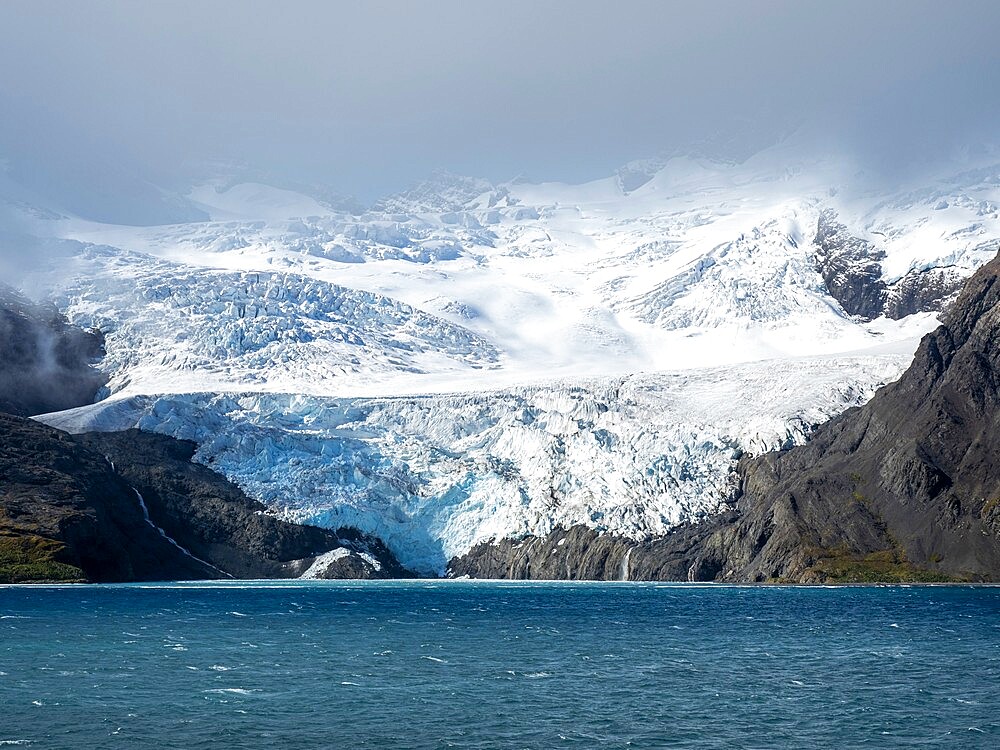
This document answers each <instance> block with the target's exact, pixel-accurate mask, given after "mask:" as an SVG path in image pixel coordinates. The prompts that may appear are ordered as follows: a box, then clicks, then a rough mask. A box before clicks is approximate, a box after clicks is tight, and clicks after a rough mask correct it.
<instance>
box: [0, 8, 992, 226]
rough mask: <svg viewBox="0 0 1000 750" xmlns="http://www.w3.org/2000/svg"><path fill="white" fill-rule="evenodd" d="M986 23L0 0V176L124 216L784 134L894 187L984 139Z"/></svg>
mask: <svg viewBox="0 0 1000 750" xmlns="http://www.w3.org/2000/svg"><path fill="white" fill-rule="evenodd" d="M998 30H1000V3H997V2H995V1H993V0H987V1H982V2H980V1H977V0H955V1H952V2H941V1H940V0H938V1H937V2H925V1H924V0H879V2H871V1H870V0H866V1H865V2H855V1H854V0H838V1H837V2H811V1H809V0H798V1H796V2H791V1H781V2H779V1H777V0H744V1H740V2H737V1H734V0H707V1H700V0H699V1H698V2H695V1H694V0H690V1H689V2H670V1H667V0H660V1H658V2H645V1H643V0H631V1H622V0H617V1H616V2H611V1H610V0H607V1H605V2H594V1H593V0H572V1H567V2H552V1H550V0H532V1H531V2H524V1H522V0H508V1H507V2H504V3H497V2H489V3H487V2H477V1H476V0H461V1H460V2H454V1H452V0H438V1H436V2H380V1H378V0H374V1H373V0H368V1H366V2H352V1H349V0H341V1H339V2H328V1H326V0H283V1H282V2H280V3H279V2H259V1H256V0H243V1H240V2H235V1H233V0H198V1H197V2H189V1H188V0H173V1H171V2H156V1H155V0H150V1H149V2H122V1H109V0H74V1H72V2H70V0H63V1H62V2H53V1H48V0H28V1H23V0H4V2H3V3H2V4H0V108H2V110H0V114H2V116H0V160H3V161H0V166H2V165H6V166H5V169H6V170H7V173H8V175H9V176H12V177H13V178H16V179H17V180H18V181H19V182H21V183H25V184H28V185H29V187H31V189H33V190H35V191H36V192H39V193H50V194H51V193H53V191H55V192H56V193H59V195H60V196H61V198H62V200H63V202H64V203H66V202H68V203H73V202H74V201H75V205H70V206H68V207H69V208H75V209H76V210H78V211H80V212H81V213H84V214H86V213H88V212H89V213H90V214H91V215H95V216H97V217H98V218H109V217H108V216H105V215H102V212H103V213H104V214H107V213H108V211H110V212H111V213H112V214H114V213H115V211H118V212H119V213H122V212H124V213H125V214H130V213H131V215H132V216H134V218H135V220H136V222H137V223H141V222H143V221H156V220H157V218H162V217H159V215H158V214H157V211H160V213H162V210H163V207H162V206H160V208H159V209H157V210H154V211H153V212H152V213H151V214H150V215H149V216H145V215H143V211H144V208H143V206H145V205H147V204H148V203H149V202H150V201H151V200H154V199H156V200H159V198H162V195H160V193H159V188H163V187H166V188H168V189H169V188H172V187H174V186H176V185H181V184H183V183H184V181H185V180H190V179H192V176H193V175H194V176H198V175H203V174H205V173H207V172H208V171H211V170H225V169H233V168H236V167H234V166H233V165H239V169H242V170H245V171H246V173H248V174H259V175H264V176H266V177H267V178H269V179H270V180H271V181H272V182H275V183H285V184H288V185H294V184H304V185H306V184H307V185H319V186H323V188H324V189H327V190H330V191H336V192H341V193H345V194H350V195H354V196H357V197H358V198H360V199H361V200H362V201H371V200H374V199H375V198H377V197H379V196H381V195H385V194H387V193H391V192H394V191H397V190H399V189H401V188H404V187H405V186H407V185H408V184H410V183H412V182H414V181H416V180H419V179H420V178H422V177H424V176H426V175H427V174H428V173H429V172H431V171H432V170H435V169H448V170H451V171H454V172H457V173H461V174H470V175H475V176H483V177H487V178H490V179H493V180H497V181H500V180H505V179H510V178H513V177H515V176H525V177H528V178H530V179H533V180H562V181H571V182H578V181H585V180H588V179H595V178H599V177H603V176H606V175H608V174H611V173H612V172H613V170H614V169H615V168H616V167H617V166H619V165H621V164H623V163H625V162H627V161H629V160H631V159H636V158H643V157H649V156H655V155H657V154H659V153H662V152H672V151H677V150H681V151H683V150H684V149H686V148H690V146H691V144H692V143H696V142H699V141H703V140H705V139H712V138H715V139H720V138H721V139H722V140H726V141H728V142H730V143H733V142H734V141H735V143H736V144H737V146H739V147H740V148H737V149H736V150H737V151H740V150H743V151H748V150H752V147H753V146H754V145H755V144H759V143H760V142H766V141H767V140H768V139H772V140H773V139H775V138H777V137H779V136H780V135H781V134H783V133H787V132H788V131H789V130H791V129H794V128H808V129H810V130H811V131H812V132H814V133H815V134H816V135H817V138H818V139H819V142H823V143H825V144H828V145H829V146H830V147H832V148H837V149H840V150H842V151H844V152H845V153H849V154H851V155H853V156H855V157H857V158H859V159H860V160H862V161H863V162H864V163H865V164H866V165H869V166H870V167H871V168H872V169H878V170H881V171H882V172H884V173H885V174H889V175H891V174H894V173H897V172H902V171H905V170H907V169H910V168H912V165H913V164H914V163H918V162H921V161H923V160H926V159H929V158H937V157H938V156H940V157H941V158H946V157H947V154H948V153H950V152H951V150H953V149H955V148H956V147H959V146H962V145H965V144H969V143H978V142H981V141H984V140H985V141H994V142H995V141H997V140H1000V139H998V138H997V135H998V133H997V132H996V129H997V124H996V123H997V122H1000V119H998V115H1000V51H998V50H1000V45H998V44H997V41H996V34H997V31H998ZM158 196H159V197H158ZM154 202H155V201H154ZM161 203H162V201H161ZM109 207H110V208H109ZM174 209H176V211H177V212H179V213H180V214H182V213H183V212H184V210H185V209H183V208H182V207H173V208H170V210H174ZM168 212H169V211H168ZM110 218H114V216H111V217H110Z"/></svg>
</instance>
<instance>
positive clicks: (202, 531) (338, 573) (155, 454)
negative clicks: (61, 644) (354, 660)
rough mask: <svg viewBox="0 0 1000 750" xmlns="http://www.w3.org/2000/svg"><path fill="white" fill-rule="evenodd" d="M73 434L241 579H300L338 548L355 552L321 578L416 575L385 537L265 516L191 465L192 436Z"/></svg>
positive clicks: (164, 523) (201, 550) (187, 541)
mask: <svg viewBox="0 0 1000 750" xmlns="http://www.w3.org/2000/svg"><path fill="white" fill-rule="evenodd" d="M75 439H76V440H78V441H79V442H80V443H81V444H82V445H84V446H86V447H87V448H88V449H90V450H93V451H95V452H99V453H101V454H103V455H105V456H107V458H108V459H109V460H110V461H112V462H113V463H114V467H115V471H116V472H117V473H118V474H119V475H121V476H122V477H123V478H124V479H125V480H126V481H127V482H128V483H129V484H130V485H131V486H133V487H135V488H136V489H137V490H138V491H139V492H140V493H142V496H143V498H144V500H145V502H146V505H147V506H148V508H149V514H150V518H151V519H152V520H153V522H154V523H155V524H156V525H157V526H159V527H160V528H162V529H163V530H164V531H165V532H166V533H167V534H168V535H169V536H170V537H172V538H173V539H175V540H177V542H178V543H179V544H181V545H182V546H183V547H185V548H186V549H188V550H189V551H190V552H191V553H192V554H193V555H195V556H196V557H198V558H201V559H203V560H206V561H208V562H210V563H211V564H212V565H214V566H216V567H218V568H220V569H222V570H224V571H225V572H226V573H228V574H230V575H232V576H234V577H236V578H289V577H295V576H298V575H300V574H301V573H302V572H303V571H304V570H305V569H307V568H308V567H309V565H310V564H311V563H312V562H313V560H314V559H315V558H316V557H317V556H318V555H321V554H323V553H324V552H329V551H330V550H333V549H337V548H346V549H347V550H349V551H350V552H351V553H352V554H351V555H350V556H349V557H346V558H344V560H345V561H346V562H345V564H344V565H341V566H339V567H337V568H335V569H333V570H330V571H329V572H328V573H327V575H324V576H320V577H330V578H333V577H337V578H399V577H409V576H412V574H411V573H409V571H407V570H405V569H404V568H403V567H402V566H401V565H400V564H399V562H398V561H397V560H396V558H395V557H394V556H393V555H392V553H391V552H389V550H388V549H387V548H386V547H385V545H384V544H382V542H381V541H380V540H378V539H375V538H372V537H367V536H365V535H364V534H362V533H360V532H359V531H357V530H355V529H347V528H345V529H340V530H338V531H336V532H334V531H331V530H329V529H321V528H319V527H316V526H305V525H300V524H293V523H287V522H285V521H281V520H279V519H277V518H275V517H273V516H270V515H267V514H266V513H265V511H266V508H265V506H264V505H263V504H262V503H259V502H257V501H256V500H253V499H251V498H249V497H247V495H246V494H245V493H244V492H243V491H242V490H240V489H239V488H238V487H236V486H235V485H233V484H232V483H230V482H229V481H228V480H226V479H225V478H224V477H223V476H222V475H220V474H217V473H216V472H214V471H212V470H211V469H209V468H207V467H205V466H202V465H200V464H196V463H193V462H192V461H191V458H192V456H193V455H194V452H195V450H196V448H197V446H196V445H195V444H194V443H192V442H189V441H185V440H175V439H173V438H170V437H166V436H164V435H154V434H150V433H144V432H140V431H138V430H128V431H127V432H117V433H89V434H85V435H78V436H76V438H75ZM360 553H366V554H367V555H369V556H370V557H371V558H373V559H374V560H375V561H376V562H377V563H378V564H377V566H376V565H373V564H372V563H370V562H368V561H366V560H365V559H364V558H362V557H361V556H360Z"/></svg>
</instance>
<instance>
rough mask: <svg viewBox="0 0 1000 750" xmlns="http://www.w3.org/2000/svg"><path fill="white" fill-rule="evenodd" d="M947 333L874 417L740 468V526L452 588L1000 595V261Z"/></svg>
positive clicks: (528, 548)
mask: <svg viewBox="0 0 1000 750" xmlns="http://www.w3.org/2000/svg"><path fill="white" fill-rule="evenodd" d="M942 323H943V324H942V325H941V326H940V327H939V328H938V329H937V330H935V331H934V332H933V333H931V334H928V335H927V336H925V337H924V339H923V341H922V342H921V344H920V347H919V349H918V350H917V353H916V355H915V357H914V361H913V363H912V364H911V366H910V367H909V369H908V370H907V371H906V372H905V373H904V374H903V376H902V377H901V378H900V379H899V381H897V382H896V383H893V384H891V385H889V386H886V387H885V388H883V389H881V390H880V391H879V392H878V393H877V394H876V395H875V396H874V398H872V400H871V401H870V402H869V403H867V404H866V405H865V406H863V407H860V408H855V409H850V410H848V411H847V412H845V413H844V414H842V415H840V416H839V417H837V418H836V419H833V420H831V421H830V422H828V423H826V424H825V425H823V426H822V427H820V428H819V429H818V430H817V431H816V432H815V433H814V435H813V436H812V438H811V440H810V442H809V443H807V444H806V445H804V446H801V447H798V448H792V449H790V450H788V451H784V452H780V453H769V454H765V455H763V456H760V457H757V458H747V459H744V460H743V461H741V463H740V466H739V475H740V489H741V496H740V498H739V501H738V504H737V507H736V509H735V510H734V511H733V512H732V513H726V514H724V515H722V516H720V517H716V518H713V519H711V520H710V521H706V522H705V523H702V524H698V525H694V526H688V527H684V528H681V529H678V530H676V531H675V532H674V533H672V534H670V535H668V536H666V537H662V538H659V539H655V540H652V541H649V542H645V543H637V542H631V541H628V540H622V539H616V538H613V537H604V536H599V535H597V534H596V533H595V532H592V531H588V530H585V529H571V530H570V531H569V532H568V533H567V532H561V531H557V532H553V534H550V535H549V536H548V537H546V538H544V539H529V540H523V541H521V542H516V541H502V542H498V543H493V544H486V545H480V546H479V547H477V548H475V549H473V550H472V551H471V552H469V553H468V554H467V555H465V556H463V557H461V558H459V559H456V560H454V561H452V564H451V567H450V571H451V573H452V574H453V575H470V576H476V577H496V578H507V577H512V578H516V577H532V578H535V577H537V578H543V577H556V578H605V579H607V578H610V579H616V578H629V579H632V580H642V579H662V580H719V581H773V580H786V581H799V582H821V581H893V580H917V581H920V580H925V581H929V580H1000V440H998V439H997V436H998V435H1000V258H998V259H996V260H994V261H992V262H991V263H989V264H987V265H986V266H985V267H983V268H982V269H981V270H980V271H979V272H978V273H977V274H975V276H973V277H972V278H971V279H970V280H969V281H968V283H967V284H966V286H965V288H964V290H963V291H962V293H961V294H960V295H959V297H958V299H957V300H956V301H955V302H954V303H953V304H952V305H951V306H950V307H949V309H948V310H947V312H946V313H945V314H944V316H943V317H942ZM563 537H565V538H566V541H564V542H561V541H560V540H561V539H562V538H563ZM566 566H568V567H566Z"/></svg>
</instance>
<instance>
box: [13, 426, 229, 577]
mask: <svg viewBox="0 0 1000 750" xmlns="http://www.w3.org/2000/svg"><path fill="white" fill-rule="evenodd" d="M168 572H169V573H168ZM214 577H219V574H218V573H217V572H215V571H213V570H211V569H209V568H207V567H206V566H204V565H203V564H200V563H198V562H197V561H194V560H192V559H191V558H190V557H188V556H186V555H184V554H183V553H182V552H181V551H180V550H178V549H177V548H176V547H174V546H173V545H171V544H170V543H169V542H167V541H166V540H164V539H163V538H162V537H161V536H160V535H159V534H158V533H157V532H156V530H155V529H153V528H152V527H151V526H149V524H147V523H146V522H145V520H144V518H143V515H142V510H141V508H140V506H139V503H138V499H137V497H136V495H135V492H134V491H133V490H132V488H131V487H130V486H129V484H128V483H127V482H126V481H125V480H124V479H122V478H121V477H120V476H118V475H117V474H115V472H114V471H112V469H111V467H110V465H109V464H108V462H107V460H105V458H104V456H102V455H101V454H100V453H95V452H93V451H90V450H86V449H84V448H82V447H81V446H80V445H79V444H78V443H77V442H76V441H74V440H73V438H71V437H70V436H69V435H67V434H66V433H64V432H60V431H59V430H54V429H52V428H50V427H46V426H44V425H41V424H38V423H37V422H33V421H31V420H28V419H23V418H21V417H16V416H10V415H6V414H0V580H4V581H8V582H11V581H13V582H16V581H21V580H76V579H80V580H91V581H141V580H155V579H163V578H214Z"/></svg>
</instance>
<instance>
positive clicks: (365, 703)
mask: <svg viewBox="0 0 1000 750" xmlns="http://www.w3.org/2000/svg"><path fill="white" fill-rule="evenodd" d="M0 617H2V618H3V619H0V709H2V710H0V746H2V745H4V744H12V743H21V744H22V745H25V746H28V747H32V748H132V747H135V748H146V747H151V748H163V749H165V748H185V749H187V748H291V749H293V750H300V749H308V748H351V749H353V748H380V749H386V748H407V749H409V748H413V749H419V748H448V747H455V748H593V747H608V748H619V747H633V748H660V747H677V748H793V747H794V748H800V747H801V748H847V747H873V748H897V747H920V748H927V747H961V748H997V747H1000V588H974V587H913V588H909V587H894V588H877V587H864V588H860V587H859V588H853V587H852V588H794V587H782V588H777V587H775V588H767V587H761V588H739V587H716V586H684V585H673V586H665V585H654V584H565V583H562V584H560V583H551V584H504V583H484V582H404V583H398V582H348V583H335V582H308V583H306V582H301V583H300V582H294V583H262V584H249V585H248V584H245V583H243V584H189V585H183V584H181V585H166V584H165V585H162V586H138V585H136V586H89V587H85V586H63V587H56V586H52V587H5V588H0Z"/></svg>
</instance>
